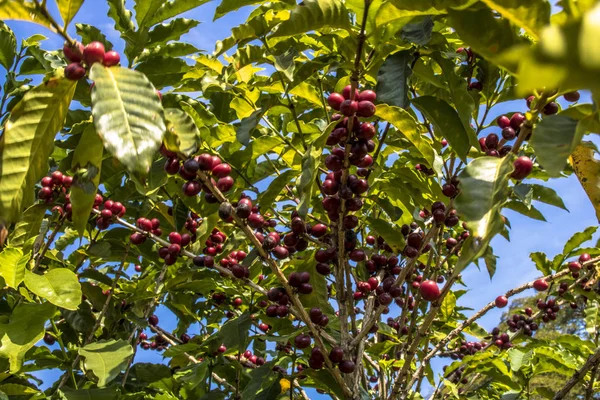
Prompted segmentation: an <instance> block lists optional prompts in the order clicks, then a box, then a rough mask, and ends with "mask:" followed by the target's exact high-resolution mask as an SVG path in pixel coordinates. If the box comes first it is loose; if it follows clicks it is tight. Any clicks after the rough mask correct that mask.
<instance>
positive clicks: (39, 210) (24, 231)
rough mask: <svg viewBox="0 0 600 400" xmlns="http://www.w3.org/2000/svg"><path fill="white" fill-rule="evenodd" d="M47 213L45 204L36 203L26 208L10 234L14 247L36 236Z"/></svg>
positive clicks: (11, 243)
mask: <svg viewBox="0 0 600 400" xmlns="http://www.w3.org/2000/svg"><path fill="white" fill-rule="evenodd" d="M45 214H46V205H45V204H34V205H32V206H31V207H29V208H28V209H26V210H25V211H24V212H23V215H21V219H20V220H19V222H17V225H15V229H14V230H13V232H12V234H11V235H10V245H11V246H12V247H20V246H23V243H25V242H26V241H27V240H29V239H30V238H32V237H34V236H36V235H37V234H38V232H39V231H40V227H41V226H42V220H43V219H44V215H45Z"/></svg>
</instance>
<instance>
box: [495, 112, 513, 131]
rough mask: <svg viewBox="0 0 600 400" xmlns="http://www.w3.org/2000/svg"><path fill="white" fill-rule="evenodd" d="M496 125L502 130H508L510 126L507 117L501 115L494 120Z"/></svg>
mask: <svg viewBox="0 0 600 400" xmlns="http://www.w3.org/2000/svg"><path fill="white" fill-rule="evenodd" d="M496 123H497V124H498V126H499V127H500V128H502V129H504V128H508V127H509V126H510V119H508V117H507V116H506V115H501V116H499V117H498V119H497V120H496Z"/></svg>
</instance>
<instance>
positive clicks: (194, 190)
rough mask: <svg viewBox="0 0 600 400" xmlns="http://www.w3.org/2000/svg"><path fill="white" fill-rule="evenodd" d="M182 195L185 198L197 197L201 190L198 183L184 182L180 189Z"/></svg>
mask: <svg viewBox="0 0 600 400" xmlns="http://www.w3.org/2000/svg"><path fill="white" fill-rule="evenodd" d="M181 189H182V191H183V194H184V195H185V196H187V197H193V196H196V195H198V193H200V191H201V190H202V186H201V185H200V183H198V182H196V181H191V182H186V183H184V184H183V186H182V187H181Z"/></svg>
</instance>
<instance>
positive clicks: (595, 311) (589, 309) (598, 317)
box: [583, 301, 600, 337]
mask: <svg viewBox="0 0 600 400" xmlns="http://www.w3.org/2000/svg"><path fill="white" fill-rule="evenodd" d="M583 312H584V313H585V330H586V331H587V333H588V334H589V335H590V337H594V335H595V334H596V330H597V329H598V326H600V306H599V305H598V302H597V301H594V302H592V303H591V304H590V303H589V302H588V304H587V305H586V307H585V309H584V310H583Z"/></svg>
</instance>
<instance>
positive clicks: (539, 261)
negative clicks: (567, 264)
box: [529, 251, 552, 275]
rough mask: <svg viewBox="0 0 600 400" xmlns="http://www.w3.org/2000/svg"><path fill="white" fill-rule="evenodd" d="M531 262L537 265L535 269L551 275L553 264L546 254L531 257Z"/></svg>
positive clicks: (536, 254)
mask: <svg viewBox="0 0 600 400" xmlns="http://www.w3.org/2000/svg"><path fill="white" fill-rule="evenodd" d="M529 258H531V261H533V262H534V263H535V267H536V268H537V270H538V271H540V272H541V273H542V274H544V275H549V274H550V272H552V263H551V262H550V260H548V257H547V256H546V254H544V253H542V252H539V251H538V252H535V253H531V254H530V255H529Z"/></svg>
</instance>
